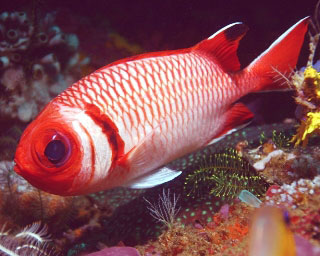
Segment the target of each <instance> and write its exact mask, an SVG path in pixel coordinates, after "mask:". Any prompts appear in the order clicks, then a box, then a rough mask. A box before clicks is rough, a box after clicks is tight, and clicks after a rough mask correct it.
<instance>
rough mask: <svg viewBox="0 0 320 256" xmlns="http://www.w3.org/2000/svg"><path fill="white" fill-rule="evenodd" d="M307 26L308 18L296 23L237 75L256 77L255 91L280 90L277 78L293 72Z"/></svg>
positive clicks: (279, 81) (281, 82)
mask: <svg viewBox="0 0 320 256" xmlns="http://www.w3.org/2000/svg"><path fill="white" fill-rule="evenodd" d="M308 24H309V17H306V18H304V19H301V20H300V21H298V22H297V23H296V24H295V25H293V26H292V27H291V28H289V29H288V30H287V31H286V32H285V33H284V34H282V35H281V36H280V37H279V38H278V39H277V40H276V41H275V42H274V43H273V44H271V46H270V47H269V48H268V49H267V50H265V51H264V52H263V53H262V54H260V56H258V57H257V58H256V59H255V60H254V61H253V62H252V63H251V64H250V65H249V66H248V67H246V68H245V69H244V70H243V72H240V73H239V74H238V75H244V76H243V77H246V75H247V74H250V75H253V76H255V77H257V78H258V79H256V81H255V83H256V86H255V87H254V90H255V91H259V90H274V89H281V85H282V84H283V80H282V79H280V80H279V76H281V75H283V76H289V75H290V74H291V73H292V71H293V70H294V68H295V66H296V64H297V61H298V57H299V54H300V49H301V47H302V44H303V41H304V37H305V33H306V32H307V28H308ZM236 76H237V75H236ZM239 78H240V77H239ZM277 78H278V79H277ZM243 83H244V81H243V82H242V83H241V84H243ZM282 89H284V88H283V87H282Z"/></svg>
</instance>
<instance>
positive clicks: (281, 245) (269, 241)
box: [249, 206, 296, 256]
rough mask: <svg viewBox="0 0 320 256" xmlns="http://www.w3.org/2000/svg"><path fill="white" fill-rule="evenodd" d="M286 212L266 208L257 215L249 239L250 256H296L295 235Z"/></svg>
mask: <svg viewBox="0 0 320 256" xmlns="http://www.w3.org/2000/svg"><path fill="white" fill-rule="evenodd" d="M288 221H289V219H288V215H287V212H285V211H284V210H282V209H280V208H277V207H271V206H266V207H263V208H260V209H258V210H257V212H256V213H255V216H254V218H253V222H252V226H251V229H250V238H249V256H295V255H296V246H295V240H294V236H293V233H292V232H291V230H290V229H289V227H288Z"/></svg>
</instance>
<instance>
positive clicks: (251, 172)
mask: <svg viewBox="0 0 320 256" xmlns="http://www.w3.org/2000/svg"><path fill="white" fill-rule="evenodd" d="M267 188H268V183H267V182H266V181H264V179H263V178H262V177H261V176H259V175H258V174H257V172H256V171H255V169H254V168H253V167H252V166H251V165H250V164H249V162H248V161H247V160H245V159H244V158H243V157H241V156H239V154H238V153H237V152H236V151H235V150H234V149H228V150H226V151H225V152H224V153H218V154H213V155H209V156H204V157H203V160H202V162H201V164H200V165H199V166H198V168H196V169H195V170H194V171H192V172H191V173H189V174H188V175H187V177H186V180H185V186H184V190H185V192H186V193H187V196H191V197H193V198H195V197H204V196H207V195H213V196H216V197H221V198H222V199H226V200H227V199H232V198H235V197H237V196H238V195H239V193H240V192H241V191H242V190H244V189H245V190H248V191H250V192H252V193H253V194H255V195H257V196H261V195H262V194H264V193H265V192H266V190H267Z"/></svg>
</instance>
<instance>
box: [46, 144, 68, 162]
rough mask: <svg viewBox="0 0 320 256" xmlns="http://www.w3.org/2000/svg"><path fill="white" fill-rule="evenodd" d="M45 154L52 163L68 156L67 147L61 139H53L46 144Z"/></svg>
mask: <svg viewBox="0 0 320 256" xmlns="http://www.w3.org/2000/svg"><path fill="white" fill-rule="evenodd" d="M44 154H45V156H46V157H47V158H48V160H49V161H50V162H51V163H53V164H58V163H60V162H61V161H63V160H64V158H65V156H66V147H65V145H64V143H63V142H62V141H61V140H52V141H50V142H49V143H48V145H47V146H46V148H45V150H44Z"/></svg>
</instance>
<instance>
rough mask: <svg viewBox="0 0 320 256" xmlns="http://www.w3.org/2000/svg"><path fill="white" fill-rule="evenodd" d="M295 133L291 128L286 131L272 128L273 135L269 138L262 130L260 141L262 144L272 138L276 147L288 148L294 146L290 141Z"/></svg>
mask: <svg viewBox="0 0 320 256" xmlns="http://www.w3.org/2000/svg"><path fill="white" fill-rule="evenodd" d="M293 134H294V133H293V131H290V130H288V131H286V133H285V132H283V131H277V130H272V136H271V138H269V137H268V136H267V135H266V134H265V132H262V133H261V134H260V136H259V143H260V145H262V144H264V143H266V142H267V141H268V140H269V139H271V141H272V143H273V144H274V145H275V146H276V148H279V149H287V148H290V147H292V146H293V145H292V143H291V141H290V140H291V137H292V135H293Z"/></svg>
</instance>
